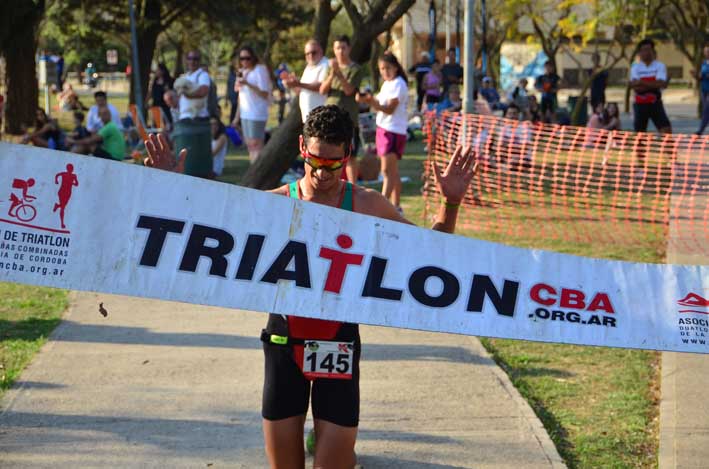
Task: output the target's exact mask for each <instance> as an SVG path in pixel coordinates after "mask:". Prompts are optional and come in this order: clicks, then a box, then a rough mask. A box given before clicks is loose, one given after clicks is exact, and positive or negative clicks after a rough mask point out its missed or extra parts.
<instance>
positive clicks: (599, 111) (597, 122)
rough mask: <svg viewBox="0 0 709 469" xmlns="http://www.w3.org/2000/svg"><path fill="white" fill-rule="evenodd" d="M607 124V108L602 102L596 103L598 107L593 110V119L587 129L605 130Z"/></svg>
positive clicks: (591, 118) (589, 121)
mask: <svg viewBox="0 0 709 469" xmlns="http://www.w3.org/2000/svg"><path fill="white" fill-rule="evenodd" d="M607 122H608V119H607V116H606V109H605V106H604V105H603V103H601V102H599V103H596V106H594V108H593V114H591V117H590V118H589V119H588V124H586V127H587V128H589V129H604V128H605V126H606V123H607Z"/></svg>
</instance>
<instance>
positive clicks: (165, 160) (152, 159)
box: [143, 134, 187, 173]
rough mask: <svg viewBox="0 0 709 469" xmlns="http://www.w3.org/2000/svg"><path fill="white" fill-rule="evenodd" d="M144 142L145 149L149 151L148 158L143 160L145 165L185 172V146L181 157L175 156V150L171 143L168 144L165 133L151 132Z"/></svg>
mask: <svg viewBox="0 0 709 469" xmlns="http://www.w3.org/2000/svg"><path fill="white" fill-rule="evenodd" d="M144 143H145V149H146V150H147V151H148V156H147V158H145V159H144V160H143V164H145V166H148V167H150V168H157V169H163V170H165V171H174V172H176V173H184V172H185V157H186V156H187V149H186V148H183V149H182V151H181V152H180V155H179V157H178V158H175V152H173V151H172V150H171V149H170V145H168V143H167V140H166V139H165V136H164V135H163V134H159V135H155V134H150V135H148V139H147V140H145V142H144Z"/></svg>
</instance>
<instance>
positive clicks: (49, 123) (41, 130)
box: [22, 107, 65, 150]
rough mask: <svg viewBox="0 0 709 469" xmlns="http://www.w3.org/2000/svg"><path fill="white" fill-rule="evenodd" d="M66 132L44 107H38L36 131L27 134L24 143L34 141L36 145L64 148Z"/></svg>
mask: <svg viewBox="0 0 709 469" xmlns="http://www.w3.org/2000/svg"><path fill="white" fill-rule="evenodd" d="M64 140H65V139H64V133H63V132H62V130H61V129H60V128H59V124H58V123H57V121H56V119H50V118H49V117H48V116H47V113H46V112H44V109H42V108H41V107H40V108H37V111H36V115H35V124H34V132H30V133H27V134H25V136H24V137H22V143H24V144H27V143H32V145H34V146H36V147H42V148H51V149H52V150H64V144H65V141H64Z"/></svg>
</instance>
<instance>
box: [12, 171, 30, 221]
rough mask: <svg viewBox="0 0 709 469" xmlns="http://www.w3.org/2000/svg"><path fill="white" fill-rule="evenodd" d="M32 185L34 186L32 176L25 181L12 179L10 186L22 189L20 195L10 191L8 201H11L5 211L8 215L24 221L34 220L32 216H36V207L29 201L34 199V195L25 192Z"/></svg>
mask: <svg viewBox="0 0 709 469" xmlns="http://www.w3.org/2000/svg"><path fill="white" fill-rule="evenodd" d="M32 186H34V179H33V178H29V179H27V180H26V181H25V180H24V179H14V180H13V181H12V188H13V189H18V190H20V191H22V195H21V196H19V197H18V195H17V193H15V192H11V193H10V202H12V204H11V205H10V209H9V210H8V211H7V214H8V215H9V216H11V217H15V218H17V219H18V220H20V221H24V222H28V221H32V220H34V217H36V216H37V209H36V208H34V207H33V206H32V205H31V204H30V203H29V202H32V201H33V200H35V199H36V197H35V196H33V195H29V194H28V193H27V191H28V190H29V188H30V187H32Z"/></svg>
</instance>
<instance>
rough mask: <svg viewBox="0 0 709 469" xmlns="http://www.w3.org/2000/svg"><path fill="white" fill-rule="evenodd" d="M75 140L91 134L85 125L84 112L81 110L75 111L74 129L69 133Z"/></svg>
mask: <svg viewBox="0 0 709 469" xmlns="http://www.w3.org/2000/svg"><path fill="white" fill-rule="evenodd" d="M69 136H70V137H71V138H73V139H74V140H78V139H81V138H86V137H88V136H89V131H88V130H86V127H85V126H84V113H83V112H81V111H76V112H74V130H72V131H71V133H70V134H69Z"/></svg>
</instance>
